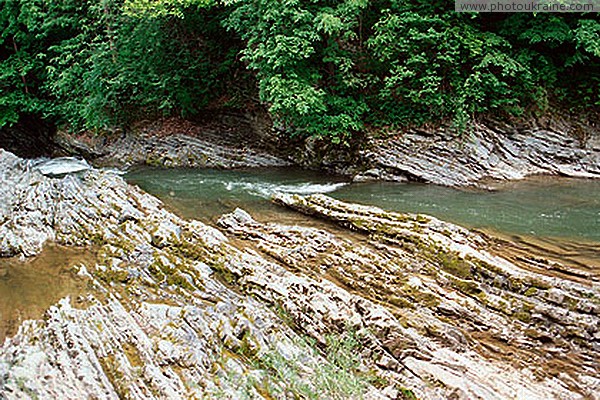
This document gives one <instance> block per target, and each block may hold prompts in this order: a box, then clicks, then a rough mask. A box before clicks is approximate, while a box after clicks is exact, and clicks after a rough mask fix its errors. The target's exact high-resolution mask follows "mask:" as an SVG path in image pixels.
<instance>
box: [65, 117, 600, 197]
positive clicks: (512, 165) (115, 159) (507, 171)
mask: <svg viewBox="0 0 600 400" xmlns="http://www.w3.org/2000/svg"><path fill="white" fill-rule="evenodd" d="M252 121H254V120H253V119H248V118H245V119H244V118H241V117H238V118H237V119H235V120H234V121H228V122H227V123H222V122H218V123H217V122H214V121H213V122H209V123H204V124H201V123H192V122H189V121H184V120H178V119H170V120H160V121H154V122H143V123H140V124H138V125H137V126H135V127H134V128H132V129H131V130H130V131H129V132H128V133H127V134H122V133H113V134H111V135H107V136H94V135H90V134H80V135H72V134H68V133H66V132H64V131H62V132H59V133H58V135H57V136H56V147H57V148H60V149H62V150H61V151H60V152H59V153H60V154H63V155H65V154H67V155H79V156H83V157H85V158H87V159H91V160H93V162H94V164H95V165H101V166H107V165H110V166H119V167H128V166H132V165H151V166H160V167H200V168H205V167H206V168H227V169H230V168H251V167H279V166H286V165H293V164H295V165H300V166H303V167H307V168H312V169H323V170H327V171H330V172H335V173H339V174H343V175H347V176H348V177H349V178H352V179H353V180H354V181H366V180H383V181H395V182H403V181H419V182H428V183H434V184H440V185H446V186H485V185H486V182H489V181H490V180H517V179H523V178H525V177H527V176H531V175H539V174H544V175H560V176H569V177H579V178H600V131H599V130H598V128H597V127H596V126H595V125H594V124H592V123H586V124H583V123H580V124H575V123H569V122H565V121H559V122H557V121H552V122H545V123H541V122H539V121H530V122H529V123H520V124H519V123H506V122H499V121H494V120H490V119H488V120H486V121H485V122H475V123H473V124H471V125H470V126H469V127H468V128H467V130H466V131H465V132H463V133H462V134H457V133H456V132H455V130H453V129H450V128H448V127H444V126H441V127H436V128H431V129H425V128H423V129H411V130H407V131H405V132H403V133H390V134H385V135H382V134H381V132H372V133H371V134H370V135H366V136H365V137H364V138H363V139H360V140H357V141H356V142H355V143H354V144H353V145H352V146H350V147H345V146H338V145H332V144H331V143H328V142H326V141H325V140H318V139H315V138H308V139H305V140H304V141H303V140H300V139H298V138H296V139H294V140H292V141H290V139H289V138H288V139H283V138H281V137H279V136H278V135H277V134H276V133H275V132H274V131H273V129H272V128H270V127H269V125H268V124H267V123H262V124H258V123H257V122H256V121H255V122H252ZM256 125H260V126H258V127H257V126H256Z"/></svg>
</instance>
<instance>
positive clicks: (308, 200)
mask: <svg viewBox="0 0 600 400" xmlns="http://www.w3.org/2000/svg"><path fill="white" fill-rule="evenodd" d="M0 168H2V176H3V179H4V180H5V183H6V185H3V186H2V191H0V196H1V197H2V202H1V203H0V204H2V205H3V207H2V225H1V226H0V230H1V233H2V234H1V235H0V237H2V238H3V239H2V241H1V242H0V251H1V252H2V255H3V256H8V255H18V254H26V255H30V256H33V255H35V254H38V253H39V252H40V251H41V249H42V248H43V245H44V243H47V242H56V243H59V244H62V245H67V246H74V245H77V246H86V247H88V248H92V247H89V246H92V245H93V247H94V248H95V249H96V250H95V252H96V257H97V260H96V261H82V262H81V264H79V265H77V266H75V267H74V271H75V272H77V273H78V274H79V275H80V276H83V277H85V278H86V279H87V281H88V283H87V285H88V286H89V287H90V288H92V289H93V290H90V291H89V292H87V293H86V294H85V295H79V296H78V297H77V298H75V299H70V300H69V299H63V300H61V301H60V302H59V303H58V304H56V305H55V306H52V307H50V309H49V310H48V311H47V312H46V314H45V317H44V319H43V320H37V321H29V322H25V323H24V324H23V325H22V326H21V327H20V328H19V332H18V333H17V334H16V335H15V336H13V337H11V338H9V339H7V341H6V342H5V343H4V345H3V346H2V348H1V349H0V379H1V381H0V384H1V385H2V387H3V391H4V393H5V394H6V396H7V397H8V398H18V397H22V396H39V397H63V398H64V397H81V396H83V397H93V396H95V397H97V398H117V397H119V396H121V397H129V398H148V397H158V398H161V397H169V398H183V397H185V396H193V397H198V398H211V396H212V397H214V396H217V395H221V396H224V397H228V398H248V397H250V398H269V396H270V397H276V398H286V397H290V396H309V397H310V394H311V393H313V394H315V393H316V394H319V395H321V396H322V395H323V394H326V396H329V397H336V396H337V397H341V398H357V397H361V396H363V397H364V398H411V396H413V395H415V396H417V397H418V398H449V397H455V398H475V397H482V398H514V397H519V398H523V397H527V398H540V399H542V398H544V399H547V398H561V399H563V398H574V399H575V398H594V396H596V395H597V393H598V392H599V390H598V389H599V386H598V385H599V382H598V380H597V372H598V370H599V366H598V363H597V359H596V358H595V354H597V351H598V344H599V340H600V333H599V332H598V326H599V321H598V314H599V307H600V305H599V304H600V303H598V298H599V297H600V293H599V292H598V287H597V285H596V284H593V283H592V282H580V281H576V280H571V279H568V278H565V277H559V276H553V275H552V274H548V273H544V272H539V271H537V272H536V271H533V270H532V271H528V270H526V269H524V268H522V267H520V266H519V265H517V264H515V263H512V262H511V261H510V260H507V259H505V258H503V257H500V256H499V255H493V254H492V253H491V252H490V251H488V250H487V248H486V247H487V246H489V243H488V241H487V239H486V237H485V236H482V235H479V234H477V233H473V232H469V231H468V230H465V229H464V228H460V227H458V226H456V225H453V224H449V223H446V222H442V221H440V220H438V219H435V218H432V217H428V216H424V215H410V214H399V213H389V212H385V211H383V210H381V209H377V208H374V207H365V206H358V205H352V204H348V203H343V202H339V201H337V200H334V199H331V198H328V197H326V196H322V195H321V196H311V197H302V196H297V195H291V194H290V195H280V196H278V197H277V201H278V202H279V203H280V204H284V205H286V207H291V208H292V209H295V210H298V211H301V212H302V213H306V214H310V215H313V216H317V217H318V218H325V219H328V220H330V221H332V222H334V223H335V224H338V225H339V226H340V227H341V228H340V229H342V230H344V229H350V230H351V231H356V232H357V233H352V234H351V235H344V234H339V233H336V232H337V231H335V230H333V231H330V230H328V228H327V225H320V226H319V225H318V224H317V223H316V222H314V221H318V219H317V220H313V219H310V221H312V222H310V223H309V225H311V226H310V227H305V226H302V225H300V224H295V225H285V224H281V223H272V222H261V221H260V220H258V219H254V218H253V217H251V216H250V215H249V214H247V213H245V212H244V211H242V210H237V211H235V212H233V213H230V214H228V215H225V216H223V217H222V218H221V219H220V221H219V226H220V227H221V228H220V230H218V229H215V228H213V227H210V226H207V225H206V224H204V223H202V222H200V221H196V220H185V219H182V218H180V217H178V216H176V215H175V214H173V213H172V212H170V211H168V210H167V209H165V207H164V206H163V204H162V203H161V202H160V201H159V200H157V199H156V198H154V197H152V196H150V195H148V194H146V193H144V192H142V191H141V190H139V189H138V188H135V187H133V186H130V185H128V184H127V183H126V182H124V181H123V179H122V178H121V177H119V176H118V175H115V174H114V173H111V172H110V171H99V170H95V169H92V170H89V171H82V172H80V173H78V174H76V175H73V174H70V175H67V176H65V177H63V178H49V177H45V176H43V175H42V174H41V173H39V171H37V170H36V169H35V168H32V165H31V164H30V163H29V162H28V161H25V160H21V159H18V158H16V157H14V156H12V155H11V154H9V153H7V152H2V153H0ZM304 218H309V217H304ZM355 235H358V236H355ZM335 343H338V344H337V345H336V344H335ZM344 349H346V350H344ZM344 360H346V361H344ZM348 360H351V361H348ZM331 382H336V384H337V385H331V384H330V383H331Z"/></svg>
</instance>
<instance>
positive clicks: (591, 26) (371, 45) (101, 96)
mask: <svg viewBox="0 0 600 400" xmlns="http://www.w3.org/2000/svg"><path fill="white" fill-rule="evenodd" d="M0 4H1V9H0V29H1V36H0V91H1V92H0V127H2V126H8V125H11V124H15V123H17V122H18V121H19V120H23V119H24V118H31V117H35V118H41V119H43V120H45V121H47V122H50V123H52V124H55V125H57V126H65V127H67V128H70V129H73V130H76V129H93V130H107V129H111V128H114V127H125V128H126V127H127V126H128V125H129V124H131V123H132V122H134V121H136V120H139V119H141V118H156V117H160V116H171V115H178V116H182V117H184V118H193V117H194V116H196V115H198V114H200V113H202V112H205V111H206V110H214V109H238V110H248V109H250V110H252V109H253V108H256V107H263V106H264V107H266V108H267V109H268V111H269V112H270V114H271V116H272V118H273V120H274V121H275V123H276V124H277V126H278V127H280V128H281V129H284V130H285V131H286V132H288V133H289V134H296V135H312V136H319V137H325V138H329V139H330V140H331V141H333V142H334V143H335V142H344V141H347V140H348V139H349V138H350V137H351V136H352V135H357V134H359V133H360V132H363V131H365V130H366V129H368V128H376V129H378V128H386V127H402V126H408V125H421V124H424V123H429V122H439V121H452V123H453V124H454V125H455V126H456V127H457V128H459V129H460V128H463V127H465V126H467V125H468V123H469V121H470V120H472V119H473V118H476V117H477V116H478V115H481V114H486V113H494V114H495V115H499V116H510V115H517V116H518V115H527V114H529V113H544V112H546V110H547V107H548V104H560V105H561V107H563V109H568V110H571V111H576V112H579V113H585V112H586V111H589V110H590V109H591V108H594V107H596V106H598V105H600V100H599V99H600V96H599V92H600V22H598V19H597V17H595V14H544V13H541V14H470V13H455V12H454V11H453V9H454V5H453V2H452V1H447V0H446V1H440V0H437V1H436V0H433V1H431V0H398V1H394V0H392V1H368V0H346V1H323V0H320V1H317V0H311V1H308V0H221V1H210V0H171V1H165V0H125V1H123V0H60V1H53V0H2V2H1V3H0Z"/></svg>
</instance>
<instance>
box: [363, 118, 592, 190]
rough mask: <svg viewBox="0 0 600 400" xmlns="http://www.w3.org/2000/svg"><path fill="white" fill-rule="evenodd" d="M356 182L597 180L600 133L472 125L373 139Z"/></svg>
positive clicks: (566, 128)
mask: <svg viewBox="0 0 600 400" xmlns="http://www.w3.org/2000/svg"><path fill="white" fill-rule="evenodd" d="M360 159H361V160H362V161H361V163H362V164H363V165H364V167H363V168H364V170H363V171H362V172H361V173H359V174H358V175H357V176H356V177H355V180H357V181H362V180H369V179H375V180H390V181H404V180H407V179H409V180H417V181H422V182H430V183H436V184H441V185H447V186H468V185H476V184H478V183H481V182H482V181H485V180H487V179H500V180H512V179H522V178H524V177H526V176H528V175H535V174H551V175H564V176H570V177H582V178H599V177H600V131H598V129H597V128H595V129H593V128H590V127H589V126H577V125H569V124H561V125H557V126H555V127H553V128H542V127H539V126H535V125H532V126H527V127H519V126H513V125H508V124H504V123H500V122H486V123H475V124H473V126H471V127H469V129H468V130H467V131H466V132H464V133H463V134H462V135H460V136H456V134H455V133H452V132H450V131H447V130H445V129H443V128H438V129H436V130H431V131H426V130H411V131H409V132H407V133H405V134H400V135H397V136H395V137H385V138H382V139H371V140H370V141H369V142H368V144H367V146H366V149H365V150H363V151H362V152H361V154H360Z"/></svg>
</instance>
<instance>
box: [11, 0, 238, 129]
mask: <svg viewBox="0 0 600 400" xmlns="http://www.w3.org/2000/svg"><path fill="white" fill-rule="evenodd" d="M159 3H160V4H167V3H168V2H158V1H151V2H149V1H146V2H139V1H138V2H136V3H135V5H137V6H140V7H141V6H144V7H146V8H143V9H141V8H140V9H135V8H134V4H133V3H131V2H128V3H127V4H128V5H127V7H125V4H124V2H123V1H122V0H102V1H97V0H64V1H60V2H54V1H50V0H9V1H7V3H6V4H9V5H10V8H8V7H7V6H6V5H5V7H4V8H3V9H2V12H0V17H1V18H3V20H1V21H0V22H1V23H2V26H3V27H4V30H3V33H2V41H3V42H2V54H3V57H2V59H0V79H1V80H0V87H2V89H3V90H2V95H1V96H0V107H2V108H3V111H4V112H3V113H2V120H0V126H2V125H4V124H7V123H14V122H16V121H17V120H18V119H19V117H20V115H22V114H23V113H24V112H28V113H38V114H39V113H42V114H43V115H44V116H45V117H47V118H51V119H53V120H55V121H57V122H58V123H64V124H69V125H70V126H71V127H72V128H73V129H77V128H93V129H110V128H112V127H115V126H126V125H128V124H129V123H131V122H132V121H135V120H139V119H141V118H152V117H157V116H164V115H173V114H178V115H182V116H184V117H189V116H193V115H195V114H197V113H198V112H200V111H202V110H204V109H205V108H206V107H207V106H208V105H209V104H210V103H211V102H215V101H217V100H218V99H219V98H221V97H226V96H225V94H226V93H228V92H231V90H230V88H228V87H227V86H226V82H230V81H231V80H232V77H231V76H232V75H233V74H234V73H235V72H236V63H237V59H236V57H237V52H238V48H237V46H238V44H237V38H235V37H233V38H232V36H231V35H224V32H225V31H224V29H223V28H222V27H221V21H220V18H221V17H220V16H221V15H222V13H220V11H219V9H218V8H210V9H205V8H198V7H197V6H198V5H203V4H204V3H203V2H200V1H197V2H196V1H194V2H192V1H178V2H177V7H174V8H169V10H170V11H173V12H170V11H169V12H166V11H164V10H163V9H161V8H160V7H159V6H160V4H159ZM192 3H193V4H192ZM150 6H152V7H154V8H150ZM188 6H189V8H186V9H185V10H186V15H185V18H179V17H178V15H177V14H178V13H176V12H175V10H179V11H180V12H183V11H182V8H181V7H188ZM134 10H138V11H139V12H137V13H133V11H134ZM161 10H162V11H161ZM126 11H127V12H126ZM163 11H164V12H163ZM134 14H135V15H134ZM13 41H16V43H17V44H18V51H15V50H14V49H17V47H16V46H17V45H14V46H13ZM13 47H14V49H13Z"/></svg>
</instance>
